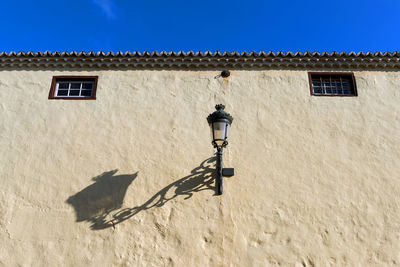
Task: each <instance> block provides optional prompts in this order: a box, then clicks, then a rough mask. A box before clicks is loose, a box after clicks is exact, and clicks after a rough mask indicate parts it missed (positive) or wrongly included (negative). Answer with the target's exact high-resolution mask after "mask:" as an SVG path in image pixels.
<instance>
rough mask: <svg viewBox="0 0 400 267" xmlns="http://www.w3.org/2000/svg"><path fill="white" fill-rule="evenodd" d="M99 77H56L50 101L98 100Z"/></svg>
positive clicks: (51, 88)
mask: <svg viewBox="0 0 400 267" xmlns="http://www.w3.org/2000/svg"><path fill="white" fill-rule="evenodd" d="M96 87H97V76H54V77H53V81H52V83H51V87H50V93H49V99H96Z"/></svg>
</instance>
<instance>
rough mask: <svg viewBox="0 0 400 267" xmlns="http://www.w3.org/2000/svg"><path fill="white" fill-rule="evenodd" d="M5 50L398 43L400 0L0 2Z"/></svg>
mask: <svg viewBox="0 0 400 267" xmlns="http://www.w3.org/2000/svg"><path fill="white" fill-rule="evenodd" d="M0 29H1V33H2V34H1V35H0V51H6V52H10V51H29V50H31V51H46V50H49V51H72V50H75V51H99V50H103V51H119V50H120V51H136V50H138V51H153V50H157V51H163V50H166V51H171V50H174V51H179V50H183V51H188V50H193V51H198V50H200V51H206V50H211V51H216V50H220V51H225V50H228V51H234V50H236V51H252V50H254V51H260V50H265V51H306V50H309V51H347V52H349V51H395V50H400V0H379V1H378V0H377V1H372V0H365V1H358V0H357V1H351V0H347V1H343V0H336V1H323V0H320V1H317V0H309V1H307V0H305V1H285V0H281V1H278V0H274V1H255V0H253V1H250V0H249V1H239V0H231V1H224V0H223V1H222V0H221V1H217V0H216V1H211V0H203V1H190V0H186V1H173V0H171V1H159V0H147V1H135V0H132V1H127V0H69V1H48V0H46V1H40V0H38V1H32V0H30V1H25V0H24V1H18V0H11V1H10V0H8V1H7V0H6V1H3V3H2V12H1V15H0Z"/></svg>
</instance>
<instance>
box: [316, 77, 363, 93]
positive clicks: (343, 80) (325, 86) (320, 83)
mask: <svg viewBox="0 0 400 267" xmlns="http://www.w3.org/2000/svg"><path fill="white" fill-rule="evenodd" d="M311 87H312V94H313V95H330V96H354V95H356V91H355V88H354V82H353V77H352V76H350V75H340V74H339V75H313V74H311Z"/></svg>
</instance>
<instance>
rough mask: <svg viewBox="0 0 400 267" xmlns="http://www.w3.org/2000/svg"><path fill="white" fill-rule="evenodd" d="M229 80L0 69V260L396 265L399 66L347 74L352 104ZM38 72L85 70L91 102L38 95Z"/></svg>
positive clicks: (281, 85) (276, 74)
mask: <svg viewBox="0 0 400 267" xmlns="http://www.w3.org/2000/svg"><path fill="white" fill-rule="evenodd" d="M231 73H232V74H231V76H230V77H229V79H228V80H224V79H222V78H220V77H217V75H218V74H219V72H218V71H145V70H143V71H142V70H140V71H139V70H137V71H135V70H126V71H111V70H109V71H78V70H76V71H74V70H70V71H67V70H66V71H59V70H54V71H53V70H35V71H34V70H2V71H1V72H0V148H1V155H0V186H1V192H0V245H1V247H0V265H2V266H270V265H271V266H273V265H282V266H390V265H400V194H399V193H400V162H399V159H400V105H399V104H400V90H399V88H400V72H383V71H382V72H380V71H374V72H372V71H357V72H355V77H356V82H357V87H358V94H359V96H358V97H315V96H310V92H309V86H308V77H307V72H306V71H255V70H251V71H232V72H231ZM53 75H98V76H99V81H98V82H99V84H98V90H97V100H87V101H79V100H78V101H77V100H75V101H73V100H48V99H47V97H48V92H49V88H50V83H51V79H52V76H53ZM218 103H224V104H225V105H226V111H227V112H229V113H231V114H232V116H233V117H234V121H233V124H232V130H231V135H230V144H229V146H228V147H227V149H226V150H225V151H224V164H225V167H234V168H235V176H233V177H230V178H224V194H223V195H222V196H216V195H215V190H214V180H213V179H214V176H213V170H214V164H215V161H214V159H213V158H212V157H213V153H214V150H213V148H212V146H211V143H210V136H209V128H208V125H207V122H206V117H207V115H208V114H209V113H211V112H213V110H214V105H215V104H218Z"/></svg>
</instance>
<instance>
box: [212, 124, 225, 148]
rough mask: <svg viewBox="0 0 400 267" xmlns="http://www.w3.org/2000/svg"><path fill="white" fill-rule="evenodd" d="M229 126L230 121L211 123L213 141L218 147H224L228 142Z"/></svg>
mask: <svg viewBox="0 0 400 267" xmlns="http://www.w3.org/2000/svg"><path fill="white" fill-rule="evenodd" d="M229 128H230V123H229V121H225V120H223V121H216V122H213V123H210V129H211V136H212V143H213V144H214V145H215V146H216V147H223V146H225V145H227V144H228V134H229Z"/></svg>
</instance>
